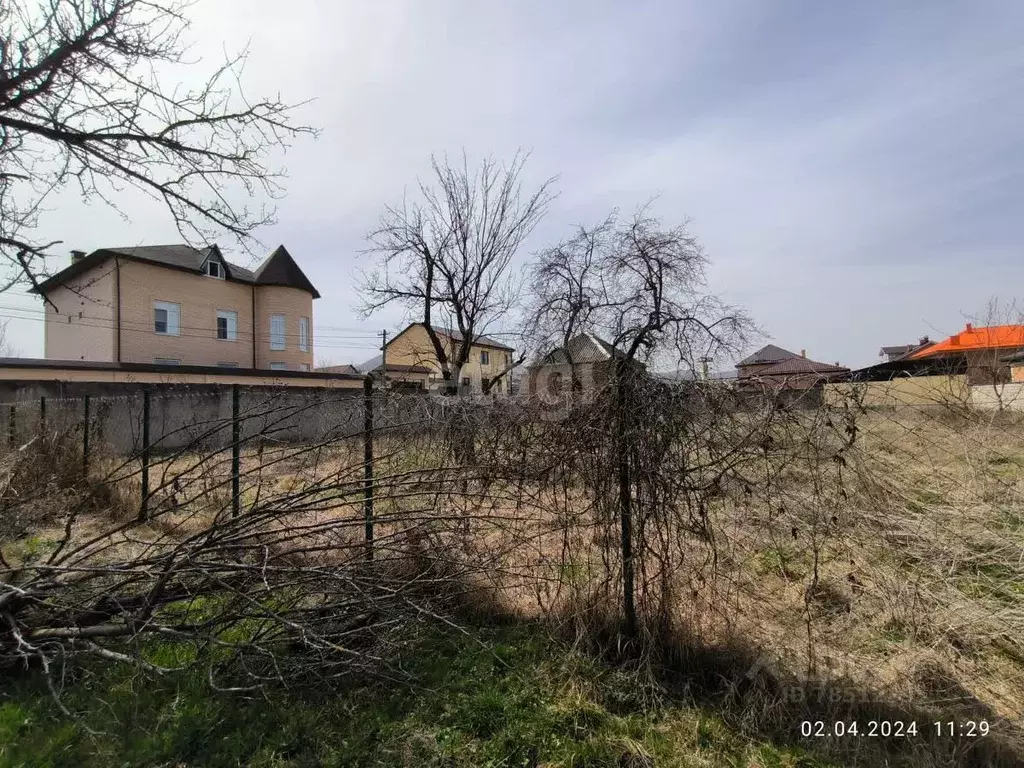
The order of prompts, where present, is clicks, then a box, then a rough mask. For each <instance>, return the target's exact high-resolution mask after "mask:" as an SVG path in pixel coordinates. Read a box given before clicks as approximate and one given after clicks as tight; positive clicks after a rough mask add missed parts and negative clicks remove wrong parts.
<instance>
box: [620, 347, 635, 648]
mask: <svg viewBox="0 0 1024 768" xmlns="http://www.w3.org/2000/svg"><path fill="white" fill-rule="evenodd" d="M615 373H616V375H615V460H616V463H617V465H618V466H617V474H618V482H619V522H620V524H621V527H622V608H623V612H624V614H625V618H626V635H627V637H635V636H636V630H637V622H636V599H635V586H634V575H633V493H632V480H631V477H630V472H629V423H628V422H629V418H630V408H629V393H628V392H627V391H626V387H627V386H628V378H629V377H628V375H627V372H626V362H625V361H624V360H619V361H618V363H617V364H616V366H615Z"/></svg>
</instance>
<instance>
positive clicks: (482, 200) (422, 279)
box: [362, 152, 555, 393]
mask: <svg viewBox="0 0 1024 768" xmlns="http://www.w3.org/2000/svg"><path fill="white" fill-rule="evenodd" d="M527 157H528V155H526V154H524V153H521V152H518V153H516V155H515V156H514V157H513V158H512V162H511V163H509V164H508V166H500V165H499V164H498V163H497V162H495V161H494V160H493V159H490V158H487V159H484V160H483V162H482V163H481V164H480V167H479V169H477V170H475V171H470V169H469V164H468V160H467V159H466V156H465V154H463V157H462V164H461V166H453V165H452V164H451V163H449V161H448V159H447V158H445V160H444V161H443V162H442V161H439V160H438V159H437V158H435V157H432V158H431V168H432V169H433V174H434V179H433V182H434V184H433V186H431V185H429V184H427V183H426V182H422V181H421V182H420V183H419V191H420V197H421V200H420V201H418V202H414V203H408V202H403V203H402V205H401V206H400V207H391V206H388V207H387V208H385V210H384V214H383V215H382V216H381V220H380V224H379V226H378V227H377V228H376V229H375V230H373V231H372V232H370V233H369V234H368V236H367V239H368V241H369V243H370V245H369V248H368V249H367V253H369V254H372V255H374V256H376V257H377V259H378V264H377V267H376V268H374V269H372V270H371V271H369V272H368V273H367V274H365V275H364V281H363V286H362V290H363V293H364V296H365V303H364V311H365V312H366V313H367V314H371V313H373V312H375V311H376V310H379V309H381V308H382V307H386V306H389V305H392V304H395V305H398V306H401V307H404V308H405V309H406V310H407V311H408V312H409V314H410V315H411V316H412V317H413V318H414V319H415V320H416V321H418V322H422V323H423V326H424V328H425V329H426V331H427V334H428V336H429V337H430V342H431V346H432V347H433V350H434V355H435V357H436V363H437V365H438V367H439V368H440V371H441V376H442V379H443V383H444V390H445V391H446V392H449V393H451V392H454V391H456V389H457V387H458V382H459V379H460V375H461V372H462V368H463V366H464V365H465V364H466V363H467V362H468V360H469V355H470V349H471V347H472V346H473V344H474V343H476V340H477V339H479V338H480V336H482V335H483V334H484V333H485V332H486V331H487V328H488V326H490V325H492V324H493V323H495V322H497V321H500V320H501V319H502V318H504V317H505V316H506V315H507V314H508V313H509V310H510V309H511V308H512V307H513V306H514V305H515V303H516V300H517V298H518V296H519V288H520V281H519V280H518V279H516V276H515V275H514V274H513V269H512V262H513V259H514V257H515V255H516V253H517V252H518V250H519V248H520V246H521V245H522V243H523V241H524V240H525V239H526V238H527V237H528V236H529V234H530V233H531V232H532V231H533V229H534V227H536V226H537V223H538V222H539V221H540V219H541V218H542V217H543V216H544V214H545V212H546V210H547V207H548V204H549V203H550V201H551V199H552V197H553V192H552V186H553V184H554V181H555V179H554V178H551V179H548V180H547V181H545V182H544V183H543V184H541V185H540V186H539V187H538V188H537V189H536V190H535V191H533V192H532V193H530V194H528V195H526V194H523V192H522V183H521V180H520V177H521V174H522V170H523V166H524V164H525V163H526V160H527ZM438 328H440V329H441V330H442V331H443V333H438V330H437V329H438ZM448 339H453V340H454V343H448V341H447V340H448ZM522 361H523V357H522V355H520V357H519V358H518V359H515V358H513V357H512V356H510V360H509V361H508V364H507V365H506V366H504V367H503V368H502V369H501V370H498V371H497V372H495V373H494V374H493V375H492V376H490V377H488V378H487V380H485V381H484V382H483V383H482V386H483V390H484V392H487V391H489V390H490V388H491V386H492V385H493V383H494V382H495V381H498V380H500V379H501V378H502V377H503V376H504V375H505V374H506V373H508V372H509V371H510V370H511V369H512V368H513V367H515V366H516V365H519V364H520V363H522Z"/></svg>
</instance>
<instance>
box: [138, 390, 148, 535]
mask: <svg viewBox="0 0 1024 768" xmlns="http://www.w3.org/2000/svg"><path fill="white" fill-rule="evenodd" d="M148 518H149V390H148V389H144V390H142V506H141V508H140V511H139V519H140V520H147V519H148Z"/></svg>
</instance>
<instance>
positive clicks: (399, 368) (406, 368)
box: [370, 363, 434, 373]
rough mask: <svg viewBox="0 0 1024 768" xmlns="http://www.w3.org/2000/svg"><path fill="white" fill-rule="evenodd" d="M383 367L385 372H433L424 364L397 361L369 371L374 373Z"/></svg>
mask: <svg viewBox="0 0 1024 768" xmlns="http://www.w3.org/2000/svg"><path fill="white" fill-rule="evenodd" d="M382 367H383V368H385V369H386V370H385V372H386V373H433V372H434V371H433V369H431V368H427V367H426V366H425V365H399V364H398V363H388V364H387V365H386V366H379V365H378V366H377V367H376V368H374V369H373V371H370V373H376V372H377V371H379V370H381V368H382Z"/></svg>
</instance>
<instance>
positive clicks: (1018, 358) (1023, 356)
mask: <svg viewBox="0 0 1024 768" xmlns="http://www.w3.org/2000/svg"><path fill="white" fill-rule="evenodd" d="M1002 362H1004V363H1024V351H1021V352H1017V353H1016V354H1014V355H1008V356H1007V357H1004V358H1002Z"/></svg>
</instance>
